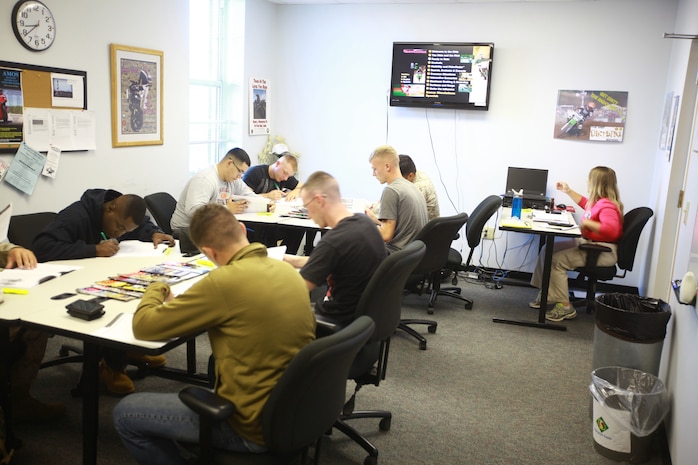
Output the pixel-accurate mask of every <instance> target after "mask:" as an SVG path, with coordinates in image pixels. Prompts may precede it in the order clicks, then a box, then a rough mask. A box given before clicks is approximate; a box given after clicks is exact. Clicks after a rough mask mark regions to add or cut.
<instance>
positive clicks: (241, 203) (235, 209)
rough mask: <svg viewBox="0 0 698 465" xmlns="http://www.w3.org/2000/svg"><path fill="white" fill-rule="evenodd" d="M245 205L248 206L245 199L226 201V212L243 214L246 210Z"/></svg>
mask: <svg viewBox="0 0 698 465" xmlns="http://www.w3.org/2000/svg"><path fill="white" fill-rule="evenodd" d="M247 205H248V202H247V200H245V199H240V200H233V199H228V202H227V203H226V206H227V207H228V210H230V211H231V212H232V213H233V214H236V213H243V212H244V211H245V210H247Z"/></svg>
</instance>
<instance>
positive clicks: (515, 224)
mask: <svg viewBox="0 0 698 465" xmlns="http://www.w3.org/2000/svg"><path fill="white" fill-rule="evenodd" d="M554 216H555V217H559V218H560V220H559V221H561V222H567V223H569V224H571V225H573V226H572V227H562V226H556V225H551V224H548V223H546V222H543V221H534V220H533V217H532V212H527V214H525V215H522V219H521V220H520V221H516V220H512V218H511V208H508V207H505V208H502V215H501V220H500V224H499V229H500V230H502V231H512V232H517V233H526V234H536V235H538V236H541V237H542V239H544V240H545V257H544V258H543V276H542V284H541V289H540V291H541V296H540V309H539V311H538V321H536V322H533V321H525V320H509V319H503V318H493V319H492V321H494V322H495V323H508V324H515V325H520V326H532V327H536V328H545V329H556V330H559V331H566V330H567V327H566V326H565V325H560V324H554V323H546V321H545V312H546V310H547V306H548V285H549V284H550V268H551V266H552V262H553V246H554V243H555V238H556V237H571V238H574V237H580V236H581V235H582V233H581V230H580V229H579V225H577V222H576V221H575V219H574V216H572V214H571V213H570V212H568V211H563V212H561V213H560V214H559V215H554Z"/></svg>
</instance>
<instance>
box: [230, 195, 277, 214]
mask: <svg viewBox="0 0 698 465" xmlns="http://www.w3.org/2000/svg"><path fill="white" fill-rule="evenodd" d="M231 198H232V200H245V201H247V208H246V209H245V212H244V213H266V212H267V210H268V207H269V199H268V198H266V197H262V196H255V197H253V196H249V197H248V196H243V195H233V196H232V197H231Z"/></svg>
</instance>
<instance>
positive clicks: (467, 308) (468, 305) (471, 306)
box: [463, 302, 473, 310]
mask: <svg viewBox="0 0 698 465" xmlns="http://www.w3.org/2000/svg"><path fill="white" fill-rule="evenodd" d="M463 306H464V307H465V309H466V310H472V309H473V303H472V302H466V303H465V305H463Z"/></svg>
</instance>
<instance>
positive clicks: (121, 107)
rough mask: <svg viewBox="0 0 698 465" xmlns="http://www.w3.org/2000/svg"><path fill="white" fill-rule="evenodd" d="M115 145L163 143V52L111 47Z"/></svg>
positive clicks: (113, 140) (113, 45)
mask: <svg viewBox="0 0 698 465" xmlns="http://www.w3.org/2000/svg"><path fill="white" fill-rule="evenodd" d="M111 55H112V57H111V58H112V146H114V147H119V146H130V145H154V144H162V143H163V137H162V111H163V108H162V62H163V53H162V52H158V51H156V50H147V49H139V48H134V47H125V46H122V45H115V44H111Z"/></svg>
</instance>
